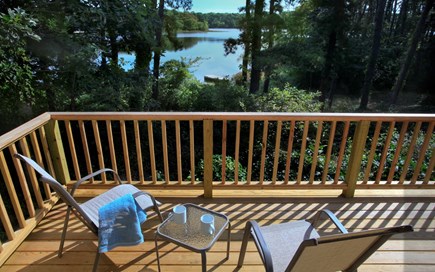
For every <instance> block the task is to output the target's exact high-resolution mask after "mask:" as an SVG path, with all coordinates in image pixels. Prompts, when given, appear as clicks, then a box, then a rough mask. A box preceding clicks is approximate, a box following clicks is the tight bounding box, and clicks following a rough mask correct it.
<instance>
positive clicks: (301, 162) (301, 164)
mask: <svg viewBox="0 0 435 272" xmlns="http://www.w3.org/2000/svg"><path fill="white" fill-rule="evenodd" d="M309 126H310V122H309V121H304V132H303V133H302V145H301V153H300V156H299V169H298V178H297V184H301V181H302V172H303V169H304V162H305V149H306V147H307V136H308V129H309Z"/></svg>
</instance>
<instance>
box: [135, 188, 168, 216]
mask: <svg viewBox="0 0 435 272" xmlns="http://www.w3.org/2000/svg"><path fill="white" fill-rule="evenodd" d="M141 195H144V196H148V197H149V198H150V199H151V202H153V206H154V211H155V212H156V213H157V216H158V217H159V219H160V222H163V216H162V214H161V212H160V209H159V204H158V203H157V200H156V199H155V198H154V196H153V195H152V194H150V193H148V192H144V191H138V192H136V193H134V194H133V197H134V198H136V197H138V196H141Z"/></svg>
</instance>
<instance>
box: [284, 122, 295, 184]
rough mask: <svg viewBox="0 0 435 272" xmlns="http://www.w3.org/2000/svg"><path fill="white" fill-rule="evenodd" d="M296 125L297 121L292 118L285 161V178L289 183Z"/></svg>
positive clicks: (286, 182)
mask: <svg viewBox="0 0 435 272" xmlns="http://www.w3.org/2000/svg"><path fill="white" fill-rule="evenodd" d="M295 126H296V122H295V120H292V121H291V122H290V132H289V135H288V145H287V159H286V162H285V178H284V183H285V184H288V182H289V176H290V163H291V158H292V152H293V141H294V136H295Z"/></svg>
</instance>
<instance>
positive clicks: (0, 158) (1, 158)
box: [0, 151, 26, 228]
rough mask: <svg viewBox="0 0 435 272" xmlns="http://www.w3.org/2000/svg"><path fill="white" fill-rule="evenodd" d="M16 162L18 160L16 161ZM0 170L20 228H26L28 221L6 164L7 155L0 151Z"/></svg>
mask: <svg viewBox="0 0 435 272" xmlns="http://www.w3.org/2000/svg"><path fill="white" fill-rule="evenodd" d="M14 160H15V161H16V159H14ZM0 170H1V172H2V175H3V179H4V181H5V185H6V189H7V190H8V194H9V198H10V200H11V203H12V207H13V208H14V212H15V217H16V219H17V221H18V225H19V226H20V228H24V227H25V226H26V220H25V219H24V214H23V211H22V210H21V206H20V201H19V200H18V196H17V192H16V190H15V186H14V183H13V182H12V177H11V173H10V172H9V167H8V165H7V164H6V159H5V154H4V153H3V151H0Z"/></svg>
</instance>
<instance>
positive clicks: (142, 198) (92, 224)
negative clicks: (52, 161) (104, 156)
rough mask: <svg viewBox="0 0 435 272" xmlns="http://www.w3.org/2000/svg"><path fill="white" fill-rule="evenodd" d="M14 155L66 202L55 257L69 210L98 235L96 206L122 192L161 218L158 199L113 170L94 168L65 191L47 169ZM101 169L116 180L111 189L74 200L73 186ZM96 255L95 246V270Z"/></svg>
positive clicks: (61, 243) (97, 173) (75, 186)
mask: <svg viewBox="0 0 435 272" xmlns="http://www.w3.org/2000/svg"><path fill="white" fill-rule="evenodd" d="M15 157H16V158H18V159H21V160H22V161H24V162H26V163H27V164H28V165H30V166H31V167H32V168H33V169H34V170H35V171H36V172H38V173H39V174H40V175H41V177H40V180H41V181H42V182H44V183H47V184H48V185H49V186H50V187H51V188H52V189H53V190H54V191H55V192H56V193H57V194H58V196H59V197H60V198H61V199H62V200H63V201H64V202H65V204H66V205H67V211H66V217H65V223H64V226H63V231H62V237H61V240H60V245H59V251H58V256H59V258H60V257H62V254H63V246H64V242H65V237H66V232H67V228H68V222H69V217H70V213H71V211H72V212H73V213H74V214H75V215H76V216H77V217H78V218H79V219H80V220H81V221H82V222H83V223H84V224H85V225H86V226H87V227H88V228H89V230H91V231H92V232H93V233H94V234H95V235H97V236H98V225H99V222H98V220H99V216H98V210H99V208H100V207H102V206H104V205H106V204H109V203H111V202H112V201H114V200H116V199H118V198H120V197H122V196H125V195H127V194H131V195H132V196H133V197H134V199H135V200H136V202H137V204H138V205H139V206H140V208H141V209H143V210H144V211H145V210H148V209H150V208H153V209H154V211H155V212H156V213H157V215H158V217H159V219H160V221H163V217H162V215H161V213H160V209H159V205H160V204H161V203H160V202H158V201H156V200H155V199H154V197H153V196H152V195H151V194H149V193H147V192H143V191H141V190H139V189H138V188H136V187H135V186H133V185H131V184H122V182H121V179H120V178H119V175H118V174H117V173H116V172H115V171H113V170H112V169H109V168H105V169H101V170H99V171H96V172H94V173H92V174H90V175H88V176H86V177H83V178H82V179H80V180H79V181H77V182H76V183H75V184H74V185H73V187H72V189H71V191H70V192H68V191H67V189H66V188H65V187H64V186H63V185H62V184H60V183H59V182H58V181H56V180H55V179H54V178H53V177H52V176H51V175H50V174H49V173H47V172H46V171H45V170H44V169H43V168H42V167H41V166H39V164H37V163H36V162H35V161H34V160H32V159H30V158H28V157H26V156H23V155H21V154H15ZM103 172H111V173H112V174H113V175H114V178H115V180H116V181H117V182H118V183H119V185H117V186H115V187H113V188H112V189H110V190H108V191H106V192H105V193H103V194H101V195H98V196H96V197H94V198H92V199H90V200H88V201H86V202H84V203H78V202H77V201H76V200H75V198H74V193H75V191H76V190H77V188H78V187H79V186H80V184H82V183H83V182H84V181H87V180H89V179H91V178H93V177H95V176H97V175H100V174H102V173H103ZM99 256H100V253H99V251H98V248H97V255H96V257H95V262H94V268H93V270H94V271H96V269H97V267H98V262H99Z"/></svg>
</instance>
